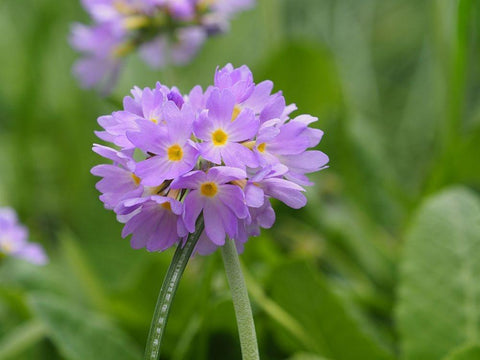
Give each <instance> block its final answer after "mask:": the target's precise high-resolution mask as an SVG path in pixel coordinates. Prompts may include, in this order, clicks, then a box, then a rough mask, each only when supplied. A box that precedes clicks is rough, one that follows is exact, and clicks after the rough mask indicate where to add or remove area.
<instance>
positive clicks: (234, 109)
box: [232, 105, 242, 121]
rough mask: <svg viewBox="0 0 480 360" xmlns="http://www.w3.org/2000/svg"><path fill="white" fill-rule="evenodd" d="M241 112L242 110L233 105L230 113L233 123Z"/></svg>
mask: <svg viewBox="0 0 480 360" xmlns="http://www.w3.org/2000/svg"><path fill="white" fill-rule="evenodd" d="M241 111H242V108H241V107H240V106H238V105H235V107H234V108H233V112H232V121H234V120H235V119H236V118H237V117H238V114H240V112H241Z"/></svg>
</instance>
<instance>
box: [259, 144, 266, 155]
mask: <svg viewBox="0 0 480 360" xmlns="http://www.w3.org/2000/svg"><path fill="white" fill-rule="evenodd" d="M266 145H267V144H265V143H261V144H260V145H258V146H257V149H258V151H260V152H261V153H263V152H265V146H266Z"/></svg>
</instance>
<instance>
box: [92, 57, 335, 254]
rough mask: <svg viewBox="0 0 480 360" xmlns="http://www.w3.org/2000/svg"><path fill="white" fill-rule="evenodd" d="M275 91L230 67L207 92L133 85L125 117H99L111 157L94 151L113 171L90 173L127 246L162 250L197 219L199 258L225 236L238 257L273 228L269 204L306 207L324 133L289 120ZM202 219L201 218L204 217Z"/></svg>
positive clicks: (102, 168)
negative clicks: (200, 225) (250, 240)
mask: <svg viewBox="0 0 480 360" xmlns="http://www.w3.org/2000/svg"><path fill="white" fill-rule="evenodd" d="M272 88H273V83H272V82H271V81H263V82H261V83H259V84H255V83H254V81H253V76H252V73H251V72H250V70H249V69H248V67H246V66H242V67H239V68H233V66H232V65H230V64H228V65H227V66H225V67H224V68H222V69H217V71H216V73H215V79H214V86H210V87H208V88H207V89H206V90H205V91H203V90H202V88H201V87H200V86H196V87H194V88H193V89H192V90H191V91H190V93H189V94H188V95H184V96H182V95H181V93H180V92H179V91H178V89H176V88H168V87H166V86H164V85H161V84H160V83H157V85H156V87H155V88H154V89H150V88H145V89H140V88H137V87H135V88H134V89H133V90H132V96H131V97H129V96H127V97H125V98H124V100H123V105H124V109H123V110H121V111H116V112H114V113H112V114H111V115H107V116H102V117H100V118H99V119H98V122H99V124H100V125H101V126H102V128H103V129H104V130H103V131H99V132H97V136H98V137H99V138H100V139H102V140H104V141H107V142H111V143H113V144H114V145H116V147H117V148H116V149H114V148H111V147H106V146H102V145H94V148H93V150H94V151H95V152H96V153H98V154H99V155H101V156H103V157H104V158H106V159H109V160H112V161H113V164H103V165H98V166H95V167H94V168H93V169H92V173H93V174H94V175H96V176H100V177H102V179H101V180H100V181H99V182H98V183H97V189H98V190H99V191H100V192H101V193H102V195H101V196H100V199H101V200H102V201H103V202H104V204H105V207H106V208H107V209H112V210H114V211H115V213H116V214H117V218H118V220H119V221H120V222H122V223H125V227H124V229H123V233H122V236H123V237H125V236H127V235H130V234H131V235H132V238H131V245H132V247H133V248H136V249H138V248H143V247H146V248H147V250H149V251H162V250H165V249H167V248H169V247H171V246H172V245H173V244H175V243H177V242H179V241H182V239H185V238H186V236H187V235H188V233H193V232H194V230H195V223H196V221H197V219H198V217H199V216H203V218H204V223H205V231H204V233H203V234H202V236H201V237H200V240H199V242H198V244H197V249H196V251H197V252H198V253H200V254H208V253H210V252H212V251H213V250H215V249H216V248H217V247H218V246H221V245H223V244H224V242H225V237H226V236H229V237H231V238H233V239H235V240H236V244H237V247H238V248H239V250H241V249H242V248H243V244H244V243H245V242H246V241H247V239H248V237H249V236H257V235H259V234H260V228H270V227H271V226H272V225H273V223H274V221H275V213H274V211H273V209H272V206H271V204H270V199H271V198H276V199H278V200H280V201H282V202H284V203H285V204H287V205H288V206H290V207H292V208H295V209H298V208H301V207H303V206H304V205H305V204H306V202H307V200H306V198H305V196H304V195H303V192H304V191H305V190H304V188H303V187H302V185H312V183H311V182H310V181H309V180H308V178H307V177H306V175H305V174H307V173H311V172H315V171H318V170H321V169H323V168H325V166H326V164H327V163H328V157H327V156H326V155H325V154H324V153H322V152H321V151H317V150H308V148H311V147H314V146H316V145H317V144H318V143H319V142H320V140H321V138H322V135H323V132H322V131H321V130H318V129H314V128H311V127H309V125H310V124H311V123H313V122H315V121H316V120H317V119H316V118H314V117H312V116H310V115H299V116H296V117H293V118H291V117H290V114H291V113H292V112H293V111H294V110H296V106H295V105H293V104H292V105H288V106H287V105H286V104H285V99H284V97H283V96H282V93H281V92H277V93H272ZM201 214H203V215H201Z"/></svg>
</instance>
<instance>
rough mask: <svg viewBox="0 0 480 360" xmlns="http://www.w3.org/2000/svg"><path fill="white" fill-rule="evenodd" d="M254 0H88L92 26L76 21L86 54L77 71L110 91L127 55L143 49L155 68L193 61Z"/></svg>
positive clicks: (76, 38)
mask: <svg viewBox="0 0 480 360" xmlns="http://www.w3.org/2000/svg"><path fill="white" fill-rule="evenodd" d="M253 1H254V0H82V3H83V6H84V7H85V9H86V10H87V12H88V13H89V14H90V16H91V17H92V19H93V21H94V23H93V25H92V26H87V25H83V24H75V25H74V26H73V29H72V34H71V44H72V46H73V47H74V48H75V49H76V50H77V51H79V52H81V53H82V54H83V56H84V57H83V58H82V59H80V60H79V61H77V62H76V63H75V65H74V69H73V71H74V73H75V75H76V76H77V77H78V79H79V80H80V82H81V84H82V85H83V86H84V87H87V88H88V87H93V86H96V85H98V84H101V85H102V86H103V88H104V89H105V91H108V90H109V89H110V88H111V87H112V86H113V84H114V82H115V81H116V77H117V75H118V72H119V70H120V67H121V62H122V58H124V57H125V56H126V55H127V54H129V53H130V52H132V51H134V50H136V49H138V50H139V53H140V56H141V57H142V58H143V60H144V61H145V62H146V63H147V64H149V65H150V66H152V67H153V68H161V67H163V66H165V65H166V64H168V63H174V64H177V65H179V64H180V65H181V64H185V63H187V62H188V61H189V60H190V59H191V58H192V57H193V56H194V55H195V53H196V52H197V51H198V49H199V48H200V47H201V45H202V44H203V42H204V41H205V39H206V38H207V37H208V36H209V35H213V34H216V33H219V32H223V31H225V30H226V29H227V27H228V21H229V19H230V18H231V17H232V15H233V14H234V13H236V12H238V11H241V10H245V9H247V8H249V7H250V6H252V4H253Z"/></svg>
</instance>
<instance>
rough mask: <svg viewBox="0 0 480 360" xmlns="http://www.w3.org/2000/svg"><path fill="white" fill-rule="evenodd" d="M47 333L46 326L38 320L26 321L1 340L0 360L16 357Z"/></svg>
mask: <svg viewBox="0 0 480 360" xmlns="http://www.w3.org/2000/svg"><path fill="white" fill-rule="evenodd" d="M44 335H45V328H44V326H43V325H42V324H41V323H39V322H38V321H36V320H31V321H29V322H26V323H24V324H22V325H20V326H18V327H17V328H15V329H14V330H13V331H11V332H9V333H8V334H6V336H4V337H3V338H2V339H1V340H0V360H6V359H16V358H18V356H19V355H20V354H22V353H23V352H25V350H26V349H28V348H30V347H31V346H33V345H34V344H35V343H37V342H38V341H40V340H41V339H42V338H43V337H44Z"/></svg>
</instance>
